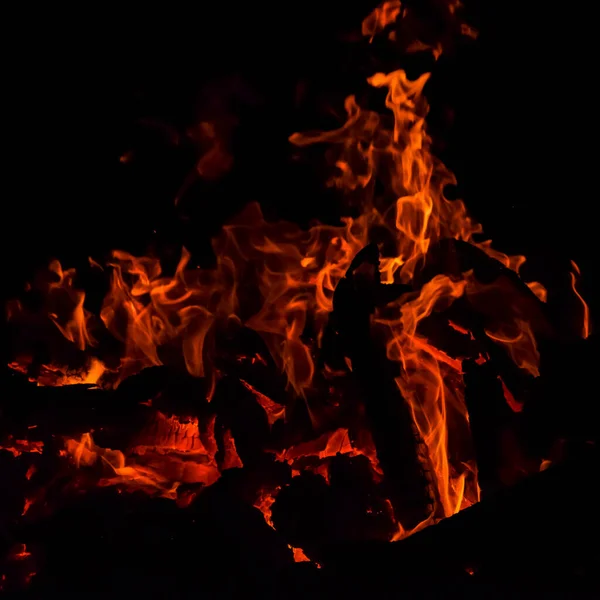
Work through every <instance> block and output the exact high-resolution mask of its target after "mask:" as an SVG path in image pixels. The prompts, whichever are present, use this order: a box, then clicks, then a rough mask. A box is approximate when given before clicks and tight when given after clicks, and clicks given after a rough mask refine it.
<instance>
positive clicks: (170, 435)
mask: <svg viewBox="0 0 600 600" xmlns="http://www.w3.org/2000/svg"><path fill="white" fill-rule="evenodd" d="M223 441H224V458H223V461H222V464H221V466H220V467H219V465H218V464H217V461H216V454H217V450H218V446H217V442H216V440H215V437H214V418H212V419H209V420H208V422H207V423H206V425H205V427H204V428H201V427H200V424H199V422H198V420H197V419H192V420H189V421H187V422H182V421H181V420H180V419H178V418H177V417H174V416H171V417H167V416H166V415H164V414H163V413H160V412H158V411H157V412H156V413H155V415H154V418H153V420H151V422H150V423H149V425H148V426H147V428H146V429H145V431H143V432H142V433H141V434H140V436H139V437H138V438H137V440H136V441H135V443H133V444H132V445H131V446H130V447H129V448H127V449H126V450H125V451H121V450H111V449H110V448H102V447H100V446H98V445H96V444H95V443H94V440H93V438H92V434H91V433H84V434H83V435H82V436H81V438H80V439H79V440H75V439H73V438H66V439H65V449H66V454H67V456H68V457H70V458H71V460H72V461H73V463H74V464H75V466H76V467H77V468H78V469H81V468H92V467H97V466H100V467H102V474H101V475H100V477H99V479H98V484H99V485H101V486H110V485H118V486H120V487H124V488H125V489H126V490H129V491H134V490H140V489H141V490H143V491H145V492H147V493H148V494H150V495H158V496H162V497H165V498H170V499H174V500H179V497H178V487H179V486H180V485H181V484H182V483H185V484H202V485H204V486H209V485H212V484H213V483H214V482H215V481H216V480H217V479H218V478H219V477H220V474H221V471H224V470H226V469H231V468H239V467H242V466H243V464H242V461H241V460H240V457H239V456H238V454H237V450H236V448H235V440H234V438H233V436H232V435H231V432H229V431H226V432H225V434H224V440H223ZM188 500H189V499H188Z"/></svg>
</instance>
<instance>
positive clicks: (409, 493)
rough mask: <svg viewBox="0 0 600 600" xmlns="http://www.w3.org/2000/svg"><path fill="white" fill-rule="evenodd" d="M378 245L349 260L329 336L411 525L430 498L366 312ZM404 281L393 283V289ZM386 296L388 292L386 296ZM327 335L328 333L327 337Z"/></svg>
mask: <svg viewBox="0 0 600 600" xmlns="http://www.w3.org/2000/svg"><path fill="white" fill-rule="evenodd" d="M378 267H379V252H378V249H377V246H375V245H371V246H367V247H366V248H364V249H363V250H362V251H361V252H360V253H359V254H358V255H357V256H356V257H355V259H354V260H353V262H352V265H351V266H350V268H349V270H348V272H347V273H346V276H345V277H344V279H342V280H341V281H340V283H339V284H338V286H337V288H336V291H335V295H334V310H333V313H332V314H331V316H330V331H329V333H330V336H332V337H333V339H335V340H336V343H337V344H339V346H338V348H340V350H341V351H342V352H343V354H342V356H347V357H348V358H349V359H350V361H351V364H352V376H353V377H355V378H356V381H357V383H358V385H359V386H360V389H361V392H362V399H363V401H364V404H365V407H366V412H367V416H368V419H369V424H370V427H371V431H372V434H373V440H374V442H375V446H376V448H377V456H378V458H379V462H380V464H381V466H382V468H383V471H384V474H385V481H386V487H387V489H388V491H389V497H390V498H391V499H392V504H393V505H394V509H395V512H396V517H397V519H398V521H400V522H401V523H402V525H403V526H405V527H407V528H410V527H414V526H416V525H417V524H418V523H420V522H421V521H423V520H424V519H426V518H427V516H428V515H429V513H430V512H431V504H432V501H433V498H432V497H431V496H430V493H431V491H430V485H429V481H428V479H427V476H426V474H425V471H424V461H423V459H422V458H421V456H420V453H419V444H420V443H422V442H421V441H420V440H419V439H418V437H417V434H416V431H415V428H414V426H413V423H412V418H411V416H410V412H409V410H408V406H407V405H406V403H405V401H404V400H403V398H402V396H401V395H400V392H399V390H398V387H397V386H396V383H395V381H394V378H395V376H396V374H395V373H394V370H393V367H392V364H391V363H390V362H389V361H388V360H387V356H386V349H385V346H384V345H381V343H380V342H378V341H377V340H376V339H375V338H374V337H373V335H372V333H371V322H370V317H371V315H372V313H373V311H374V309H375V306H376V304H378V303H379V302H380V299H381V298H382V296H383V292H382V289H383V288H385V287H386V286H383V285H381V283H380V279H379V278H380V275H379V268H378ZM407 289H408V288H407V287H406V286H400V287H398V288H396V289H394V292H395V293H396V295H400V294H401V293H403V292H405V291H407ZM388 300H389V293H388V294H386V296H385V299H384V302H387V301H388ZM330 339H331V338H330Z"/></svg>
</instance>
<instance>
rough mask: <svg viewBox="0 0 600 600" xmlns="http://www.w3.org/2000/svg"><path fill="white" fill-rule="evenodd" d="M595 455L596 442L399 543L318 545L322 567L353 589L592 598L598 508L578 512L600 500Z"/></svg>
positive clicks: (357, 592)
mask: <svg viewBox="0 0 600 600" xmlns="http://www.w3.org/2000/svg"><path fill="white" fill-rule="evenodd" d="M599 458H600V457H599V456H598V451H597V450H593V449H590V451H588V452H587V453H586V454H585V455H582V456H579V457H578V460H573V461H569V462H566V463H565V464H563V465H558V466H553V467H551V468H549V469H547V470H546V471H544V472H542V473H539V474H536V475H534V476H531V477H529V478H527V479H525V480H523V481H521V482H520V483H518V484H517V485H515V486H513V487H511V488H507V489H505V490H503V491H501V492H500V493H496V494H492V495H490V496H489V497H488V498H484V499H482V500H481V502H480V503H478V504H476V505H474V506H472V507H470V508H467V509H465V510H463V511H461V512H460V513H459V514H457V515H455V516H453V517H450V518H448V519H445V520H443V521H441V522H440V523H438V524H437V525H434V526H432V527H429V528H427V529H425V530H424V531H422V532H419V533H416V534H414V535H412V536H411V537H410V538H408V539H406V540H402V541H400V542H396V543H391V544H386V543H380V542H373V541H370V542H356V543H344V544H333V545H332V546H331V547H329V548H326V549H325V550H324V551H323V553H322V564H323V569H324V571H325V573H326V574H327V575H328V579H329V580H330V581H335V582H336V583H337V585H338V592H339V593H340V594H344V593H345V592H346V591H347V592H348V594H350V595H351V596H352V597H362V595H364V594H367V593H375V594H377V595H378V597H381V596H380V593H381V594H382V597H396V596H393V595H391V594H390V590H394V592H395V593H396V594H397V592H398V590H399V589H402V590H404V591H405V592H406V594H407V597H409V598H410V597H417V598H422V597H445V596H446V595H447V593H448V589H457V590H462V589H465V591H468V590H471V593H473V596H470V597H474V598H477V597H482V596H481V595H478V594H477V593H476V592H477V591H478V590H479V592H480V593H482V590H485V589H487V588H488V586H489V587H491V588H492V589H496V590H497V591H499V592H501V595H500V597H502V598H507V597H508V598H514V597H532V595H534V596H535V597H552V598H555V597H559V598H563V597H564V598H567V597H568V598H571V597H581V598H587V597H592V596H593V595H594V594H592V595H591V596H590V595H589V594H590V590H591V589H597V584H598V581H597V564H598V561H599V560H600V553H599V552H598V549H597V545H596V543H595V540H596V539H597V537H598V535H599V534H600V521H599V520H598V516H597V515H596V514H595V511H593V510H591V511H589V510H588V511H586V514H585V517H584V518H583V519H579V520H578V517H577V515H581V510H582V509H581V507H582V506H584V507H591V506H593V505H594V504H595V498H596V495H597V492H596V485H595V478H594V476H593V475H592V474H594V473H596V472H598V468H599ZM574 520H575V521H577V522H576V523H574V522H573V521H574ZM399 582H401V583H400V584H399ZM399 586H400V587H399ZM386 594H390V595H387V596H386ZM413 594H414V596H413ZM427 594H430V595H427ZM484 596H485V593H484ZM485 597H487V596H485Z"/></svg>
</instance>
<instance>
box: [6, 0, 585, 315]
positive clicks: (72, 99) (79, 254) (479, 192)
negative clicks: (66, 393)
mask: <svg viewBox="0 0 600 600" xmlns="http://www.w3.org/2000/svg"><path fill="white" fill-rule="evenodd" d="M372 6H373V3H372V2H359V3H356V4H354V5H352V6H350V5H349V4H348V3H343V2H337V1H336V2H330V3H316V2H308V3H302V4H292V5H289V6H287V7H286V9H285V11H283V10H282V11H279V10H278V9H275V8H273V7H272V6H271V5H265V6H262V7H261V6H256V5H255V4H254V3H252V4H242V3H240V4H238V5H236V4H235V3H234V4H233V5H232V4H229V3H227V4H219V3H216V4H215V5H214V6H212V7H211V8H208V7H207V6H206V5H205V4H204V3H203V5H202V6H195V7H193V8H189V9H185V10H181V11H179V12H178V11H176V10H174V9H173V10H169V12H168V14H167V13H166V12H165V11H156V12H154V13H152V12H150V11H148V10H147V9H144V10H143V11H139V12H136V11H130V12H129V13H127V14H126V13H125V11H123V10H122V11H109V10H102V11H101V10H95V11H94V10H91V9H90V10H89V11H88V12H81V13H67V12H65V13H64V14H63V13H61V12H60V11H57V10H54V9H53V10H52V11H49V12H48V13H47V14H44V13H43V12H36V13H35V14H33V15H32V14H27V13H26V11H23V14H19V15H16V14H15V15H12V16H11V17H10V18H9V19H8V21H7V27H8V29H9V30H10V31H11V36H12V37H14V40H15V41H14V44H12V46H11V48H10V52H9V53H8V54H7V55H5V56H6V60H5V71H4V83H5V85H4V86H3V87H4V98H5V102H7V103H8V108H5V110H4V135H3V144H4V153H3V154H4V157H5V158H4V168H5V177H4V202H3V210H4V214H3V220H2V221H3V227H2V229H3V235H2V238H3V245H4V246H5V249H4V251H3V254H2V256H3V262H4V265H3V272H4V275H5V281H6V282H8V285H7V287H6V288H5V294H6V295H10V294H11V293H14V292H15V291H17V290H18V289H19V288H20V286H21V285H22V282H23V280H26V279H27V278H28V277H30V275H31V272H32V269H33V268H34V267H35V266H40V265H44V264H46V262H47V260H48V258H49V257H51V256H57V257H59V258H60V259H61V260H63V262H64V264H66V266H70V265H78V264H80V263H81V262H82V261H85V260H86V258H87V256H88V255H93V256H94V257H96V258H98V259H102V258H103V257H104V256H106V254H107V253H108V252H109V251H110V250H111V249H112V248H115V247H118V248H124V249H127V250H130V251H133V252H143V251H144V250H145V249H146V247H147V246H148V244H150V243H151V242H152V243H158V244H159V246H162V247H167V246H170V247H172V248H173V252H177V250H175V249H174V248H176V247H178V246H179V245H181V244H182V243H183V244H185V245H186V246H187V247H188V248H190V249H192V251H194V252H195V256H196V259H197V260H209V252H207V248H208V247H209V246H208V239H209V237H210V236H211V235H213V234H214V233H215V232H216V231H218V229H219V228H220V226H221V224H222V223H223V222H224V221H225V220H226V219H228V218H229V217H230V216H232V215H233V214H235V213H236V212H237V211H238V210H239V209H240V207H241V206H242V205H243V204H244V203H246V202H248V201H251V200H259V201H260V202H261V203H262V205H263V207H264V209H265V211H266V214H267V215H268V216H270V217H277V216H280V217H283V218H287V219H294V220H297V221H300V222H304V223H307V222H308V220H309V219H311V218H315V217H320V218H321V219H323V220H329V221H334V220H335V216H336V214H337V206H336V201H335V198H332V197H331V195H329V196H327V193H325V196H324V191H323V188H324V186H323V185H322V177H323V176H322V173H320V172H319V171H318V168H316V167H314V165H311V164H308V163H307V162H306V161H304V162H303V161H300V162H298V161H296V162H293V161H292V160H291V159H290V157H291V156H292V154H293V151H294V149H293V148H292V147H291V145H290V144H289V143H288V142H287V137H288V136H289V134H291V133H293V132H294V131H297V130H300V131H302V130H305V129H309V128H318V127H321V126H323V127H335V126H337V125H338V124H339V123H341V122H342V118H343V104H342V101H343V98H344V97H345V96H346V95H348V94H350V93H357V94H358V96H359V98H360V94H361V90H364V88H365V87H366V84H365V83H364V80H365V78H366V77H367V76H368V75H370V74H372V73H373V72H374V71H376V70H384V69H386V68H389V69H392V68H397V67H398V66H402V63H401V62H398V60H397V58H396V57H395V56H394V55H393V54H391V53H390V50H389V49H388V50H386V49H385V48H383V50H382V46H381V45H379V47H378V46H377V44H373V45H372V46H371V47H369V45H368V44H367V43H365V42H364V41H354V42H349V41H347V38H348V34H349V33H352V34H354V36H355V38H356V34H357V33H359V31H360V22H361V20H362V19H363V17H364V16H365V15H366V14H368V12H369V11H370V9H371V8H372ZM466 15H467V18H468V20H469V22H470V23H472V24H473V25H475V26H476V27H477V28H478V29H479V30H480V36H479V38H478V40H477V41H476V42H468V41H464V42H463V43H461V44H460V45H459V46H458V48H457V49H456V52H454V54H453V55H450V54H449V55H448V56H445V57H444V56H443V57H442V59H441V60H440V61H439V62H438V63H437V64H436V63H433V62H431V63H425V64H426V66H433V77H432V79H431V81H430V83H429V84H428V87H427V88H426V91H427V95H428V98H429V99H430V103H431V104H432V111H431V122H432V127H431V129H432V130H433V132H434V135H435V134H436V133H437V134H438V135H437V136H436V137H437V141H438V142H439V143H438V145H437V147H438V148H439V149H440V150H439V152H438V153H441V154H442V156H443V158H444V160H445V162H446V163H447V164H449V166H450V167H451V168H452V169H453V170H454V171H455V173H456V174H457V177H458V181H459V186H460V187H459V195H460V196H462V197H463V198H465V200H466V203H467V206H468V207H469V209H470V210H471V211H472V213H473V214H474V215H475V216H476V217H477V218H478V219H479V220H480V221H481V222H482V223H483V225H484V229H485V232H486V234H487V235H489V236H490V237H491V238H492V239H493V240H494V243H495V246H496V247H497V248H499V249H502V250H505V251H508V252H515V253H524V254H527V255H528V256H530V258H531V265H532V266H533V268H536V265H537V268H538V269H540V268H542V269H543V271H544V272H546V277H552V276H554V275H553V274H556V273H560V277H566V273H567V265H568V260H569V259H571V258H573V259H575V260H576V261H577V262H578V264H579V265H580V267H581V268H582V271H583V273H584V280H583V281H582V284H581V285H582V287H581V289H582V290H583V291H584V293H587V296H588V297H590V296H591V288H592V281H593V280H594V278H595V276H594V274H595V271H596V268H597V263H596V262H595V259H594V258H593V256H592V250H591V248H592V247H593V243H592V240H593V239H594V237H595V236H594V234H595V222H594V219H593V218H591V217H590V214H591V210H590V208H591V203H592V202H593V201H594V196H593V194H594V190H595V187H596V181H595V178H596V171H595V169H594V168H593V167H594V165H593V154H592V139H593V135H592V133H591V131H592V123H591V121H592V119H593V116H592V115H593V114H594V113H593V110H592V108H593V92H592V89H593V77H591V75H589V70H590V67H589V66H588V64H589V63H590V62H591V60H592V57H591V55H588V52H589V50H588V49H587V48H586V38H588V37H589V36H587V34H586V33H585V31H584V28H585V22H586V20H585V16H584V15H582V14H578V13H577V14H576V13H575V12H574V11H571V12H569V8H564V9H562V12H561V13H560V14H558V13H552V12H549V11H547V10H546V11H545V12H542V11H539V10H534V7H533V6H532V7H530V8H529V9H525V10H524V9H523V7H522V6H520V7H519V10H518V11H512V10H510V9H509V7H508V6H506V5H505V4H504V3H499V2H493V3H490V2H485V3H484V2H473V1H472V2H470V3H469V2H467V12H466ZM386 52H387V54H386ZM407 66H408V67H409V68H410V65H407ZM232 81H233V82H234V83H233V86H234V87H235V91H234V92H233V94H231V93H228V92H227V91H226V90H227V89H232V84H231V82H232ZM299 82H301V83H300V84H299ZM299 86H301V87H299ZM299 89H300V91H301V92H303V95H301V96H299ZM214 90H216V94H217V96H215V92H214ZM224 90H225V91H224ZM240 90H241V91H240ZM232 96H233V100H231V97H232ZM215 98H216V100H215ZM223 98H225V99H224V100H223ZM449 109H451V110H452V111H453V113H454V120H453V121H452V122H451V123H450V122H449V121H448V120H447V119H445V118H444V117H445V116H447V115H448V114H450V112H449ZM207 114H208V115H209V117H210V116H211V115H214V114H217V116H218V114H220V115H223V114H225V115H226V116H227V115H231V114H234V115H235V118H236V119H237V124H236V125H235V128H234V130H233V136H232V140H233V141H232V144H233V149H234V156H235V164H234V168H233V170H232V171H231V173H230V174H229V175H228V176H226V177H225V178H223V180H222V181H221V182H220V183H219V184H218V185H215V184H211V183H210V182H201V181H196V182H195V183H194V184H193V185H192V186H191V187H190V188H188V190H187V193H186V194H185V197H184V199H183V201H182V203H181V205H180V207H179V209H175V207H174V203H173V199H174V197H175V196H176V194H177V192H178V190H179V188H180V186H181V184H182V182H183V181H184V180H185V177H186V175H187V174H188V173H189V172H190V171H191V170H192V169H193V165H194V161H195V159H196V158H197V148H195V147H194V144H193V142H192V141H191V140H190V139H189V137H188V136H186V135H185V132H186V131H187V130H189V129H190V128H192V127H193V126H194V124H197V123H198V122H199V121H200V120H202V119H203V118H206V115H207ZM440 115H441V117H440ZM436 123H437V124H439V123H441V124H442V125H441V127H436ZM165 125H166V126H167V127H165ZM173 132H176V135H179V142H178V143H177V144H174V143H172V141H169V139H171V140H172V139H173V138H172V135H173ZM442 143H443V145H442ZM131 149H133V160H132V161H130V162H129V163H128V164H121V163H120V162H119V157H120V156H121V155H122V154H124V153H125V152H127V151H129V150H131ZM310 150H311V151H312V150H313V149H310ZM322 150H323V149H322V148H321V149H317V150H315V151H314V152H313V153H312V154H313V155H315V154H316V155H317V157H318V154H319V153H320V152H322ZM314 162H316V163H318V160H316V161H313V163H314ZM307 165H308V166H307ZM324 198H325V201H323V199H324ZM184 216H185V217H186V218H185V219H184V218H182V217H184ZM153 231H156V233H155V234H154V233H153ZM540 265H541V267H540ZM534 274H535V275H539V272H535V273H534ZM561 281H562V280H561ZM564 281H565V282H566V281H568V279H565V280H564ZM559 284H561V285H562V283H561V282H559ZM567 285H568V284H567ZM591 302H592V303H594V302H595V301H594V300H593V299H592V300H591ZM592 308H593V307H592ZM592 314H593V313H592Z"/></svg>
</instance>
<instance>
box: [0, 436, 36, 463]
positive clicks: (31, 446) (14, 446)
mask: <svg viewBox="0 0 600 600" xmlns="http://www.w3.org/2000/svg"><path fill="white" fill-rule="evenodd" d="M43 449H44V442H41V441H37V440H34V441H30V440H13V439H12V436H9V437H8V440H7V441H6V442H5V443H4V444H3V445H1V446H0V450H7V451H8V452H10V453H11V454H12V455H13V456H14V457H15V458H16V457H17V456H21V454H23V452H33V453H35V454H41V453H42V451H43Z"/></svg>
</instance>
